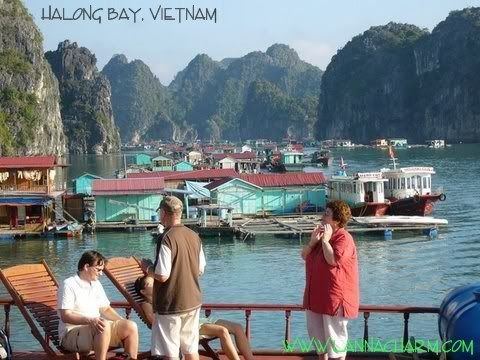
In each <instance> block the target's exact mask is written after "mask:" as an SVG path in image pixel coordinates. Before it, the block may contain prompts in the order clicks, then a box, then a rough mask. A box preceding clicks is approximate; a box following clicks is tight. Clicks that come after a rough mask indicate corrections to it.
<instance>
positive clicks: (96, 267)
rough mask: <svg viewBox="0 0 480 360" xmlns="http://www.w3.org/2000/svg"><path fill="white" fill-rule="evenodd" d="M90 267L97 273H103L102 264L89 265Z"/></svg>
mask: <svg viewBox="0 0 480 360" xmlns="http://www.w3.org/2000/svg"><path fill="white" fill-rule="evenodd" d="M90 267H91V268H93V269H95V271H96V272H97V273H98V274H99V275H102V274H103V269H104V266H103V265H97V266H90Z"/></svg>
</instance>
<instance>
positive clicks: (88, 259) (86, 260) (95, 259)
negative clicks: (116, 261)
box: [78, 250, 107, 271]
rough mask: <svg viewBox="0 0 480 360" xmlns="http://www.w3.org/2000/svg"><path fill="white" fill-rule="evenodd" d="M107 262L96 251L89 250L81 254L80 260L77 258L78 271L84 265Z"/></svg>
mask: <svg viewBox="0 0 480 360" xmlns="http://www.w3.org/2000/svg"><path fill="white" fill-rule="evenodd" d="M106 262H107V259H106V258H105V256H103V255H102V254H100V253H99V252H98V251H95V250H90V251H86V252H84V253H83V254H82V257H81V258H80V260H78V271H82V270H83V268H84V266H85V265H89V266H95V265H104V264H105V263H106Z"/></svg>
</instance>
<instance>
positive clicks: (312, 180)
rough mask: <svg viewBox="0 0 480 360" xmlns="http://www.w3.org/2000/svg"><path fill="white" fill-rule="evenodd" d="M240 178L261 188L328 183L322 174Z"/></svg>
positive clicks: (265, 175) (245, 176)
mask: <svg viewBox="0 0 480 360" xmlns="http://www.w3.org/2000/svg"><path fill="white" fill-rule="evenodd" d="M239 178H240V179H242V180H245V181H246V182H249V183H251V184H254V185H257V186H260V187H279V186H299V185H320V184H324V183H325V182H326V181H327V179H326V178H325V176H324V175H323V173H321V172H315V173H290V174H289V173H287V174H240V175H239Z"/></svg>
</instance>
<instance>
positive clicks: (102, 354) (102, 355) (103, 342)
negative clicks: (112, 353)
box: [93, 326, 111, 360]
mask: <svg viewBox="0 0 480 360" xmlns="http://www.w3.org/2000/svg"><path fill="white" fill-rule="evenodd" d="M110 337H111V330H110V326H105V327H104V328H103V330H102V331H99V330H96V333H95V336H94V338H93V351H94V352H95V359H98V360H105V359H106V358H107V352H108V348H109V345H110Z"/></svg>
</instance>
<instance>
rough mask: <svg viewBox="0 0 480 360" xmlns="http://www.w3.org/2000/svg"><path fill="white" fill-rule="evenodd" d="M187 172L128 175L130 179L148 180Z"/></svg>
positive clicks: (154, 172)
mask: <svg viewBox="0 0 480 360" xmlns="http://www.w3.org/2000/svg"><path fill="white" fill-rule="evenodd" d="M184 172H186V171H148V172H138V173H127V178H128V179H147V178H159V177H164V176H167V175H170V174H175V173H184Z"/></svg>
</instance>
